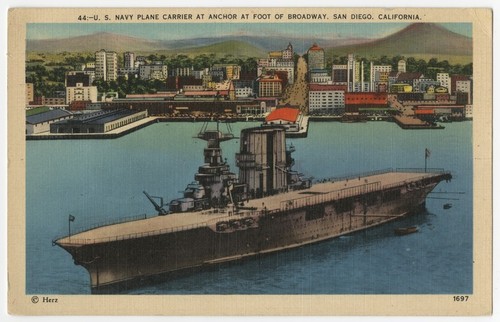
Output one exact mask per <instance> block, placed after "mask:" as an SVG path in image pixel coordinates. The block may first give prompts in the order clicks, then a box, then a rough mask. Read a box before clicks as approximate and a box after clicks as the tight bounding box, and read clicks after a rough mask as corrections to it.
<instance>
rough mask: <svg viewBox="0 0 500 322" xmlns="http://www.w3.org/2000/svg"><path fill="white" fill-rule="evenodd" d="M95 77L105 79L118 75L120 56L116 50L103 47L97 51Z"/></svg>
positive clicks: (109, 79)
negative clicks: (107, 49)
mask: <svg viewBox="0 0 500 322" xmlns="http://www.w3.org/2000/svg"><path fill="white" fill-rule="evenodd" d="M95 77H96V78H97V79H103V80H105V81H112V80H116V78H117V77H118V56H117V54H116V53H115V52H114V51H108V52H107V51H105V50H104V49H101V50H100V51H98V52H96V53H95Z"/></svg>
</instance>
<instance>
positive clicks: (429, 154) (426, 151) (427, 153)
mask: <svg viewBox="0 0 500 322" xmlns="http://www.w3.org/2000/svg"><path fill="white" fill-rule="evenodd" d="M430 156H431V150H429V149H427V148H425V158H426V159H428V158H429V157H430Z"/></svg>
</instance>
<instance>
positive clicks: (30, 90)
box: [26, 83, 35, 105]
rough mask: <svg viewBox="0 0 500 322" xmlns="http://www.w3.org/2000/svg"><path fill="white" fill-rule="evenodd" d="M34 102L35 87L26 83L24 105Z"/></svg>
mask: <svg viewBox="0 0 500 322" xmlns="http://www.w3.org/2000/svg"><path fill="white" fill-rule="evenodd" d="M34 100H35V87H34V86H33V83H26V105H29V104H30V102H33V101H34Z"/></svg>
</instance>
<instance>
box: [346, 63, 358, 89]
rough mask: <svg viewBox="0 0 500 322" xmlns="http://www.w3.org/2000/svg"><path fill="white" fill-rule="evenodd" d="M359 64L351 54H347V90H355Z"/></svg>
mask: <svg viewBox="0 0 500 322" xmlns="http://www.w3.org/2000/svg"><path fill="white" fill-rule="evenodd" d="M358 69H359V64H358V63H357V62H356V58H355V57H354V55H353V54H349V55H348V56H347V91H348V92H355V91H356V83H357V82H359V73H358Z"/></svg>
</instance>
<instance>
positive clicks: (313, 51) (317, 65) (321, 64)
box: [307, 43, 325, 70]
mask: <svg viewBox="0 0 500 322" xmlns="http://www.w3.org/2000/svg"><path fill="white" fill-rule="evenodd" d="M307 60H308V61H307V63H308V69H309V70H311V69H324V68H325V51H324V50H323V48H321V47H320V46H318V44H316V43H314V44H313V45H312V47H311V48H309V50H308V51H307Z"/></svg>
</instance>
